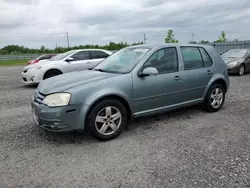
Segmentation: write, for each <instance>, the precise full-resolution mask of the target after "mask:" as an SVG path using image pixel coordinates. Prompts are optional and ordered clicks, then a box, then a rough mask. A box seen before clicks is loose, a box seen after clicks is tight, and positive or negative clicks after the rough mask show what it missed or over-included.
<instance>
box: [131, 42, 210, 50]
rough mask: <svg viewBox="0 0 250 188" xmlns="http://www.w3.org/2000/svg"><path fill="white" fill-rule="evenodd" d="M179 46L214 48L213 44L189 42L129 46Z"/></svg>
mask: <svg viewBox="0 0 250 188" xmlns="http://www.w3.org/2000/svg"><path fill="white" fill-rule="evenodd" d="M177 46H190V47H192V46H193V47H204V48H210V47H211V48H213V47H212V46H210V45H206V44H205V45H204V44H187V43H162V44H140V45H134V46H129V47H127V48H135V47H137V48H138V47H142V48H149V49H154V48H164V47H177Z"/></svg>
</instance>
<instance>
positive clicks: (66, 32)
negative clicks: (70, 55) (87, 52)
mask: <svg viewBox="0 0 250 188" xmlns="http://www.w3.org/2000/svg"><path fill="white" fill-rule="evenodd" d="M66 35H67V43H68V49H69V34H68V32H66Z"/></svg>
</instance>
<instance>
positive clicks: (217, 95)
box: [210, 88, 224, 108]
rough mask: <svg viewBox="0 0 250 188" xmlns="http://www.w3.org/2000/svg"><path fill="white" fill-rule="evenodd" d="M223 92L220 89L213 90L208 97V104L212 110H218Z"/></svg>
mask: <svg viewBox="0 0 250 188" xmlns="http://www.w3.org/2000/svg"><path fill="white" fill-rule="evenodd" d="M223 98H224V95H223V91H222V90H221V89H220V88H215V89H214V90H213V91H212V93H211V97H210V102H211V105H212V107H213V108H219V107H220V105H221V104H222V102H223Z"/></svg>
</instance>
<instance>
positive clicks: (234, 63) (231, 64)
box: [227, 61, 238, 68]
mask: <svg viewBox="0 0 250 188" xmlns="http://www.w3.org/2000/svg"><path fill="white" fill-rule="evenodd" d="M237 63H238V61H233V62H230V63H228V64H227V67H228V68H232V67H235V66H236V65H237Z"/></svg>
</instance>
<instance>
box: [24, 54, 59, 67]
mask: <svg viewBox="0 0 250 188" xmlns="http://www.w3.org/2000/svg"><path fill="white" fill-rule="evenodd" d="M55 55H56V54H43V55H41V56H39V57H37V58H36V59H32V60H30V61H28V62H27V65H30V64H34V63H38V62H39V61H41V60H48V59H50V58H52V57H53V56H55Z"/></svg>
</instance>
